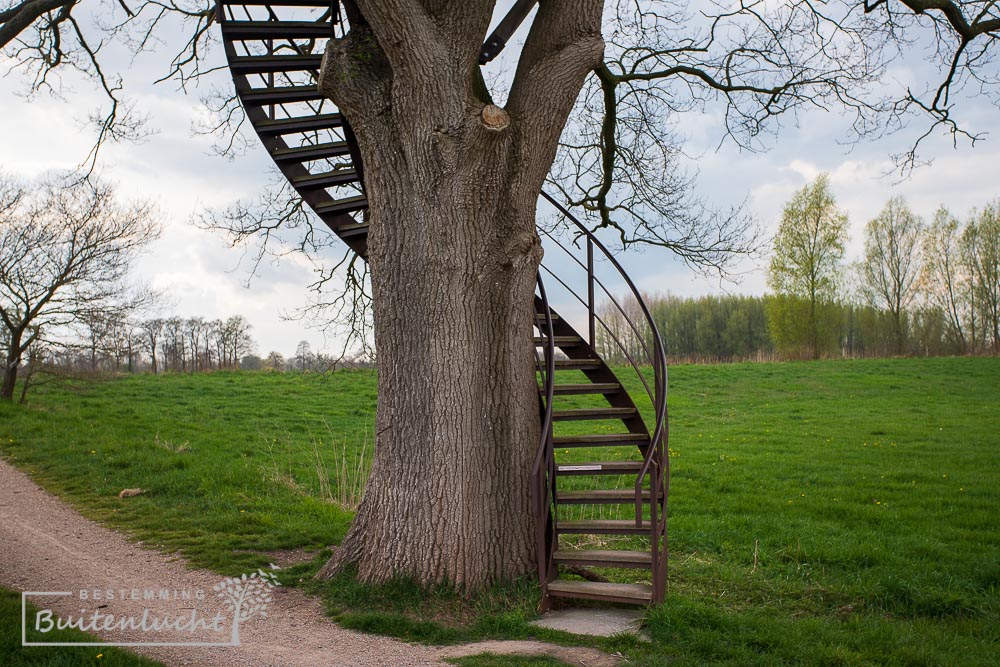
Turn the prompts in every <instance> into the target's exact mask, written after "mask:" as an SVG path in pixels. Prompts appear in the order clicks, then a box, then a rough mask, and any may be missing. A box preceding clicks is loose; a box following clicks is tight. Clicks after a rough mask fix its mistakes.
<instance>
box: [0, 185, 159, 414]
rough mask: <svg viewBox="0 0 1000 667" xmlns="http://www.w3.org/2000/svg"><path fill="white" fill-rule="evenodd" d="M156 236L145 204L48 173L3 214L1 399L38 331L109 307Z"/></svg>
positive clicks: (51, 330) (48, 331)
mask: <svg viewBox="0 0 1000 667" xmlns="http://www.w3.org/2000/svg"><path fill="white" fill-rule="evenodd" d="M158 233H159V225H158V223H157V220H156V212H155V210H154V209H153V207H152V206H151V205H150V204H149V203H146V202H134V203H129V204H122V203H119V202H118V201H116V199H115V196H114V191H113V189H112V188H111V187H110V186H108V185H103V184H101V183H99V182H96V181H95V182H93V183H91V182H80V181H76V182H72V181H67V179H65V178H55V177H53V178H50V179H48V180H47V181H44V182H41V183H38V184H36V185H34V186H32V187H31V188H30V191H29V192H27V193H26V195H25V196H24V197H22V198H21V199H20V201H19V202H18V203H17V204H16V205H14V206H12V207H8V209H7V211H6V212H5V213H3V215H2V217H0V321H2V323H3V326H4V327H5V328H6V330H7V336H6V339H7V348H6V350H5V351H4V352H5V354H4V357H5V358H4V374H3V384H2V385H0V398H3V399H6V400H10V399H11V398H12V397H13V392H14V385H15V382H16V381H17V373H18V368H19V366H20V364H21V359H22V355H23V354H24V353H25V351H26V350H27V349H28V348H29V347H30V346H31V344H32V343H33V342H34V341H35V340H36V339H38V338H40V337H41V336H43V335H44V336H54V335H57V334H58V333H59V331H60V329H61V328H63V327H69V326H72V325H74V324H78V323H80V322H81V320H82V319H83V318H85V317H93V316H94V315H95V314H97V313H106V312H108V311H109V309H110V310H114V309H115V308H116V305H117V304H118V303H120V300H121V295H122V294H123V293H127V290H126V289H125V280H126V279H127V277H128V272H129V268H130V266H131V263H132V261H133V260H134V259H135V256H136V255H137V253H138V252H139V251H140V250H142V248H143V247H145V246H146V245H147V244H148V243H149V242H150V241H152V240H153V239H154V238H156V236H157V234H158Z"/></svg>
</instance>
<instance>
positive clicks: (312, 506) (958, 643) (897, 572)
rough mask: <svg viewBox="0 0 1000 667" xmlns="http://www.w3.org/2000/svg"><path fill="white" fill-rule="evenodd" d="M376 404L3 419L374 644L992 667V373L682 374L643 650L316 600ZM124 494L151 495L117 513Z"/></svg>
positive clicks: (526, 603) (320, 394) (349, 591)
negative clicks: (300, 557) (280, 577)
mask: <svg viewBox="0 0 1000 667" xmlns="http://www.w3.org/2000/svg"><path fill="white" fill-rule="evenodd" d="M566 381H570V380H569V379H567V380H566ZM626 382H627V380H626ZM629 389H630V391H632V392H633V395H635V396H637V403H639V404H640V407H641V408H645V409H646V410H648V401H645V403H644V402H643V401H641V400H639V399H638V397H639V386H638V384H637V383H636V384H634V385H630V386H629ZM375 394H376V387H375V376H374V374H373V373H371V372H364V371H343V372H337V373H334V374H331V375H298V374H268V373H215V374H210V375H197V376H188V375H164V376H158V377H150V376H138V377H127V378H122V379H118V380H114V381H110V382H105V383H100V384H94V385H77V386H72V385H70V386H61V387H60V386H55V385H46V386H41V387H39V388H38V390H37V393H35V394H34V395H33V396H31V397H29V402H28V404H27V405H26V406H17V405H0V455H2V456H4V457H5V458H6V459H7V460H9V461H11V462H12V463H14V464H15V465H17V466H19V467H20V468H22V469H24V470H26V471H28V472H29V473H30V474H31V475H32V476H33V477H34V478H35V479H36V480H37V481H38V482H39V483H41V484H42V485H43V486H45V487H46V488H48V489H49V490H51V491H53V492H55V493H57V494H59V495H61V496H62V497H64V498H66V499H67V500H68V501H70V502H71V503H73V504H74V505H75V506H76V507H78V508H79V509H80V511H81V512H82V513H83V514H85V515H87V516H89V517H92V518H95V519H97V520H99V521H102V522H104V523H106V524H108V525H110V526H112V527H115V528H117V529H120V530H122V531H124V532H126V533H128V534H130V535H132V536H133V537H134V538H135V539H138V540H141V541H143V542H145V543H146V544H149V545H153V546H155V547H157V548H160V549H162V550H164V551H167V552H179V553H181V554H183V555H184V556H185V557H187V558H188V559H189V560H190V561H191V562H192V563H193V564H195V565H198V566H203V567H209V568H213V569H215V570H217V571H219V572H223V573H226V574H236V573H239V572H243V571H248V570H249V569H250V568H254V567H258V566H262V565H266V564H267V563H268V562H272V561H273V560H275V559H276V558H277V556H276V555H275V554H276V553H287V551H288V550H299V551H301V552H302V553H305V554H315V555H316V557H315V558H314V559H313V560H311V561H306V562H304V563H302V564H300V565H297V566H295V567H293V568H290V569H289V570H286V577H285V578H286V583H298V582H302V585H305V586H307V587H308V588H309V589H310V590H312V591H314V592H316V593H317V594H319V595H322V596H323V597H324V598H325V599H326V600H327V602H328V604H329V607H330V609H331V613H333V614H334V615H335V617H336V618H337V619H338V621H340V622H341V623H343V624H344V625H347V626H349V627H356V628H358V629H363V630H368V631H373V632H382V633H386V634H393V635H396V636H401V637H405V638H409V639H412V640H418V641H438V642H449V641H462V640H467V639H476V638H482V637H527V636H541V637H543V638H546V639H551V640H555V641H563V642H572V643H584V642H586V643H590V644H593V645H596V646H600V647H602V648H605V649H608V650H612V651H621V652H623V653H624V654H626V655H628V656H629V657H630V658H631V660H632V664H678V665H688V664H691V665H694V664H705V663H712V664H732V665H744V664H824V665H826V664H829V665H838V664H848V665H853V664H899V665H977V664H981V665H995V664H1000V598H998V592H1000V591H998V587H1000V517H998V508H1000V465H998V458H1000V455H998V448H1000V409H998V408H1000V359H966V358H957V359H955V358H952V359H899V360H857V361H823V362H811V363H770V364H735V365H723V366H678V367H674V368H671V370H670V420H671V421H670V450H671V454H670V463H671V469H672V476H671V487H670V512H669V516H670V524H669V526H670V544H671V555H670V575H669V584H668V586H669V591H668V599H667V601H666V603H665V604H664V605H662V606H660V607H657V608H654V609H651V610H650V611H649V612H648V614H647V623H646V626H647V630H648V632H649V635H650V637H651V638H652V642H651V643H649V644H647V643H645V642H640V641H637V640H635V638H632V637H616V638H614V639H612V640H581V639H577V638H570V637H569V636H567V635H560V634H559V633H554V632H543V631H538V630H535V629H534V628H533V627H531V626H528V625H527V620H530V618H531V617H532V615H533V613H534V604H535V602H536V599H535V596H536V594H537V592H536V590H535V588H534V586H533V584H532V583H531V582H513V583H511V584H509V585H506V586H503V587H498V588H497V589H495V590H494V591H490V592H488V593H486V594H483V595H480V596H477V597H475V598H473V599H472V600H465V599H463V598H461V597H460V596H456V595H454V594H453V593H452V592H451V591H448V590H436V591H430V592H424V591H418V590H416V589H415V588H414V587H413V586H410V585H409V584H407V583H406V582H396V583H394V584H391V585H389V586H386V587H381V588H377V589H373V588H371V587H367V586H361V585H359V584H357V583H356V582H354V581H353V580H351V578H350V577H349V576H341V577H339V578H337V579H335V580H334V581H333V582H329V583H326V584H322V585H318V584H314V583H311V582H310V580H309V577H308V575H309V574H310V573H311V572H312V571H314V570H315V568H316V567H318V565H319V563H321V562H322V560H323V558H324V555H325V553H326V552H325V551H324V549H325V548H326V547H329V546H331V545H335V544H337V542H338V541H339V540H340V539H341V538H342V537H343V535H344V533H345V531H346V529H347V526H348V525H349V522H350V519H351V515H352V512H351V509H350V508H351V506H352V504H353V503H354V502H356V499H357V496H358V494H359V492H360V480H361V478H362V477H363V471H364V470H365V468H366V465H367V463H368V462H369V461H370V458H371V444H372V443H371V441H372V435H371V433H372V425H373V419H374V406H375ZM587 400H588V399H587V398H586V397H583V398H579V399H573V401H574V402H575V407H585V406H586V404H587V403H586V401H587ZM563 407H568V406H567V405H566V404H564V405H563ZM606 426H607V428H609V429H611V428H616V425H614V424H612V423H609V424H607V425H606ZM559 428H560V429H574V428H581V425H580V424H578V423H572V422H571V423H567V424H566V425H565V426H564V425H563V424H560V425H559ZM562 432H564V433H568V432H570V431H568V430H567V431H562ZM557 434H559V432H557ZM576 454H577V453H576V452H571V451H567V452H560V453H559V456H560V457H561V460H566V461H569V460H573V456H574V455H576ZM626 455H631V453H630V452H626V451H623V450H609V451H608V452H607V453H606V457H607V460H613V459H614V458H616V457H621V456H626ZM591 456H592V455H591ZM574 483H580V484H583V483H586V482H583V481H579V482H576V481H575V482H574ZM124 488H142V489H144V490H145V493H144V494H142V495H140V496H137V497H134V498H128V499H119V498H118V492H119V491H121V490H122V489H124ZM605 511H607V510H605Z"/></svg>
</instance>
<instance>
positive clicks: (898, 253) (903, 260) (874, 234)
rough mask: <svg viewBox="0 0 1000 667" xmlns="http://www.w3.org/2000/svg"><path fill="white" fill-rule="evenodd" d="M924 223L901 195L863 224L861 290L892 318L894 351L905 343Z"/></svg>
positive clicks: (870, 302) (871, 302)
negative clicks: (907, 316)
mask: <svg viewBox="0 0 1000 667" xmlns="http://www.w3.org/2000/svg"><path fill="white" fill-rule="evenodd" d="M923 235H924V223H923V220H921V219H920V216H918V215H916V214H915V213H913V211H911V210H910V208H909V207H908V206H907V205H906V202H905V201H904V200H903V198H902V197H893V198H892V199H890V200H889V201H888V202H886V204H885V207H883V208H882V211H881V212H880V213H879V214H878V216H877V217H876V218H874V219H873V220H870V221H869V222H868V224H867V225H866V226H865V251H864V253H865V254H864V258H863V259H862V261H861V276H860V277H861V292H862V294H863V295H864V296H865V298H866V300H867V301H868V303H869V304H870V305H871V306H873V307H874V308H884V309H885V310H886V311H888V313H889V315H890V316H891V317H892V325H893V334H894V335H895V347H896V354H902V353H903V351H904V349H905V345H906V323H905V322H904V313H905V311H906V310H908V309H909V307H910V305H911V304H912V303H913V300H914V299H915V298H916V296H917V280H918V278H919V276H920V264H921V255H920V249H921V240H922V239H923Z"/></svg>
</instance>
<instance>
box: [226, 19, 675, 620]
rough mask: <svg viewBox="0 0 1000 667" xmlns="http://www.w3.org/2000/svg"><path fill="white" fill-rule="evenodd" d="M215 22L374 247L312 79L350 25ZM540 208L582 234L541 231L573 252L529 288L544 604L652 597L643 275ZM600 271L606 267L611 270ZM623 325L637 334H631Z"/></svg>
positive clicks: (338, 130) (277, 140)
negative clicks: (329, 46)
mask: <svg viewBox="0 0 1000 667" xmlns="http://www.w3.org/2000/svg"><path fill="white" fill-rule="evenodd" d="M534 4H535V3H534V2H528V1H527V0H519V2H517V3H515V8H514V10H513V11H512V12H511V14H510V15H508V17H507V18H506V19H505V20H504V22H502V23H501V26H500V28H499V29H498V32H496V33H494V34H493V35H491V37H490V39H489V40H487V43H486V45H484V48H483V53H482V60H483V61H484V62H485V61H487V60H489V59H491V58H492V57H495V56H496V53H497V52H498V51H499V50H500V49H502V48H503V45H504V42H505V41H506V38H507V37H509V35H510V33H512V32H513V29H514V28H516V27H517V24H519V23H520V21H521V20H523V19H524V17H525V15H526V14H527V13H528V10H529V9H530V8H531V6H533V5H534ZM217 21H218V23H219V24H220V26H221V30H222V37H223V43H224V45H225V51H226V56H227V59H228V62H229V68H230V70H231V73H232V76H233V81H234V83H235V87H236V93H237V95H238V97H239V99H240V101H241V103H242V105H243V109H244V111H245V113H246V117H247V119H248V120H249V121H250V123H251V124H252V125H253V128H254V129H255V130H256V132H257V134H258V136H259V137H260V140H261V143H263V145H264V147H265V148H266V149H267V151H268V153H269V154H270V155H271V158H272V159H273V160H274V162H275V164H276V165H277V166H278V168H279V169H280V170H281V172H282V173H283V174H284V176H285V178H287V179H288V181H289V183H290V184H291V185H292V186H293V187H294V188H295V190H296V191H297V192H298V194H299V196H301V198H302V200H303V201H305V202H306V203H307V204H308V205H309V206H310V207H311V208H312V210H313V211H314V212H315V213H316V215H318V216H319V217H320V218H321V219H322V220H323V222H324V223H326V225H328V226H329V227H330V229H332V230H333V232H334V233H335V234H337V236H339V237H340V238H341V239H343V241H344V242H345V243H346V244H347V245H348V246H350V247H351V248H352V249H353V250H354V251H355V252H357V253H358V254H359V255H360V256H361V257H365V256H366V254H367V236H368V227H367V224H366V223H365V210H366V208H367V205H368V203H367V200H366V198H365V194H364V186H363V172H362V165H361V161H360V154H359V152H358V149H357V143H356V142H355V140H354V136H353V134H352V133H351V130H350V127H349V126H348V124H347V122H346V121H345V119H344V117H343V116H342V115H341V114H340V113H339V112H338V111H337V109H336V107H335V106H334V105H333V103H332V102H331V101H330V100H328V99H325V98H324V96H323V95H322V94H321V93H320V92H319V89H318V87H317V72H318V69H319V67H320V64H321V61H322V56H323V53H324V51H325V49H326V43H327V41H328V40H330V39H335V38H337V37H338V36H342V35H343V34H344V33H345V32H346V31H347V30H348V26H347V25H346V21H345V20H344V19H343V18H342V16H341V12H340V8H339V3H338V2H337V1H336V0H334V1H333V2H332V3H331V1H330V0H239V1H230V0H219V4H218V7H217ZM505 31H506V32H505ZM539 207H540V211H539V213H540V215H541V214H542V207H546V208H547V214H548V215H549V216H550V217H551V216H556V217H560V218H562V223H563V229H569V230H571V232H572V234H571V235H572V237H573V239H574V240H573V242H569V241H566V240H565V237H563V238H561V237H560V236H559V235H558V234H555V233H552V232H545V231H544V230H540V231H542V233H543V235H544V236H545V237H546V239H545V243H546V257H547V258H548V257H550V256H553V257H555V256H559V255H560V254H561V255H562V256H563V260H562V261H561V262H556V264H558V265H559V266H560V267H563V268H561V269H560V270H559V271H556V270H554V269H550V262H549V261H548V260H547V261H546V263H545V264H543V266H542V269H541V270H540V272H539V279H538V289H537V291H536V296H535V310H536V318H537V319H536V330H537V332H536V333H537V335H536V338H535V344H536V352H537V359H538V377H539V400H540V405H541V416H542V438H541V442H540V443H539V445H538V450H537V454H536V458H535V465H534V469H533V471H532V476H533V480H532V481H533V499H532V507H533V511H534V515H535V519H536V541H537V547H538V550H537V551H538V575H539V581H540V583H541V587H542V592H543V599H542V607H543V608H548V607H549V606H550V605H551V604H552V602H553V600H554V599H556V598H578V599H590V600H599V601H605V602H617V603H631V604H650V603H658V602H661V601H662V600H663V594H664V589H665V584H666V564H667V540H666V534H667V533H666V502H667V500H666V499H667V489H668V480H669V470H668V468H669V460H668V458H667V456H666V455H665V449H666V441H667V413H666V386H667V383H666V363H665V360H664V356H663V350H662V348H661V346H660V338H659V335H658V334H657V332H656V328H655V326H654V325H653V322H652V318H651V317H650V315H649V312H648V310H647V309H646V307H645V305H644V304H643V303H642V299H641V296H640V294H639V292H638V290H637V289H636V288H635V285H634V284H633V283H632V281H631V280H630V279H629V277H628V276H627V274H626V273H625V272H624V270H623V269H622V267H621V266H620V265H619V264H618V262H617V261H616V260H615V258H614V257H613V256H612V255H611V254H610V253H609V252H608V251H607V250H606V249H605V247H604V246H603V245H602V244H601V243H600V241H599V240H598V239H597V238H596V237H595V236H594V235H593V234H591V233H590V231H589V230H587V229H586V228H585V227H584V226H583V225H582V224H581V223H580V222H579V221H577V220H576V219H575V218H574V217H573V216H572V215H571V214H570V212H569V211H567V210H566V209H565V208H563V207H562V206H561V205H560V204H559V203H558V202H557V201H556V200H555V199H553V198H551V197H549V196H548V195H546V194H544V193H543V194H542V198H541V199H540V200H539ZM565 267H571V269H572V270H570V269H566V268H565ZM603 270H608V271H610V274H611V278H610V279H609V278H602V277H601V275H600V274H601V271H603ZM567 272H568V273H574V275H575V278H574V279H571V278H570V277H569V276H568V275H566V274H567ZM543 279H544V280H543ZM612 284H615V285H624V289H625V291H626V292H627V293H628V298H629V300H630V301H631V302H632V303H633V304H635V305H637V306H638V309H639V311H640V312H641V317H638V318H636V317H630V316H629V315H628V314H627V313H632V312H635V308H624V307H623V306H622V305H621V304H620V303H619V301H618V300H617V299H615V297H614V295H613V294H612V293H611V291H610V290H609V289H608V287H607V285H612ZM547 286H549V287H551V288H558V289H559V290H560V291H561V292H562V294H563V297H564V299H565V300H567V302H569V303H573V304H574V308H575V311H580V312H585V315H584V316H581V317H578V318H576V319H580V320H585V321H586V324H587V329H588V331H587V332H586V333H587V335H586V336H584V335H581V334H580V333H578V332H577V330H576V329H575V328H574V327H573V326H572V325H571V323H570V322H569V321H567V319H564V318H562V317H560V316H559V314H558V313H556V312H555V310H553V309H552V308H551V306H550V304H549V298H548V296H547V295H546V287H547ZM599 294H602V295H603V296H602V300H604V301H605V302H606V303H611V304H613V306H614V308H616V309H617V313H614V314H615V316H616V317H617V316H618V314H620V315H621V318H623V319H621V318H619V319H618V321H619V323H621V322H622V321H624V323H625V324H626V325H627V326H624V327H622V326H615V327H612V326H609V322H608V319H609V317H608V314H607V312H603V313H602V312H601V311H600V310H599V309H598V308H597V303H596V301H597V298H598V295H599ZM577 304H579V305H577ZM598 330H600V331H601V332H602V335H601V337H600V338H599V337H598ZM625 335H627V336H629V337H631V338H632V340H631V342H626V341H623V340H621V339H622V337H623V336H625ZM596 347H602V349H604V348H609V349H615V350H617V352H616V356H617V357H618V358H619V359H623V360H624V361H625V362H626V363H625V365H624V368H619V369H618V370H612V369H611V368H610V367H609V366H608V364H607V363H606V362H605V361H604V359H602V358H601V356H599V355H598V353H597V351H596V349H595V348H596ZM626 372H627V373H628V374H629V380H630V381H631V384H632V385H633V386H637V387H638V389H639V391H638V393H637V395H638V396H642V394H643V391H642V390H644V393H645V396H642V398H643V403H644V404H645V400H646V399H648V405H645V406H644V407H645V408H646V410H647V414H648V415H649V416H650V417H651V421H650V423H651V424H652V426H653V428H652V430H650V429H649V428H648V426H647V422H646V419H644V417H643V415H642V414H641V413H640V410H639V409H638V408H637V406H636V403H635V402H633V399H632V397H631V396H630V394H629V393H628V392H627V391H626V390H625V388H624V386H623V384H622V378H620V377H619V373H626ZM650 376H651V377H650Z"/></svg>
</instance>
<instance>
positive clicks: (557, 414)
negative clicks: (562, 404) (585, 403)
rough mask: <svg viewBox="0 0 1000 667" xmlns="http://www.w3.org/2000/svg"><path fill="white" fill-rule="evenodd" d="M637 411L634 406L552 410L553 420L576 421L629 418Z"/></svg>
mask: <svg viewBox="0 0 1000 667" xmlns="http://www.w3.org/2000/svg"><path fill="white" fill-rule="evenodd" d="M637 414H638V413H637V412H636V409H635V408H586V409H578V410H554V411H553V412H552V419H553V420H554V421H578V420H581V419H629V418H631V417H635V416H636V415H637Z"/></svg>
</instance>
